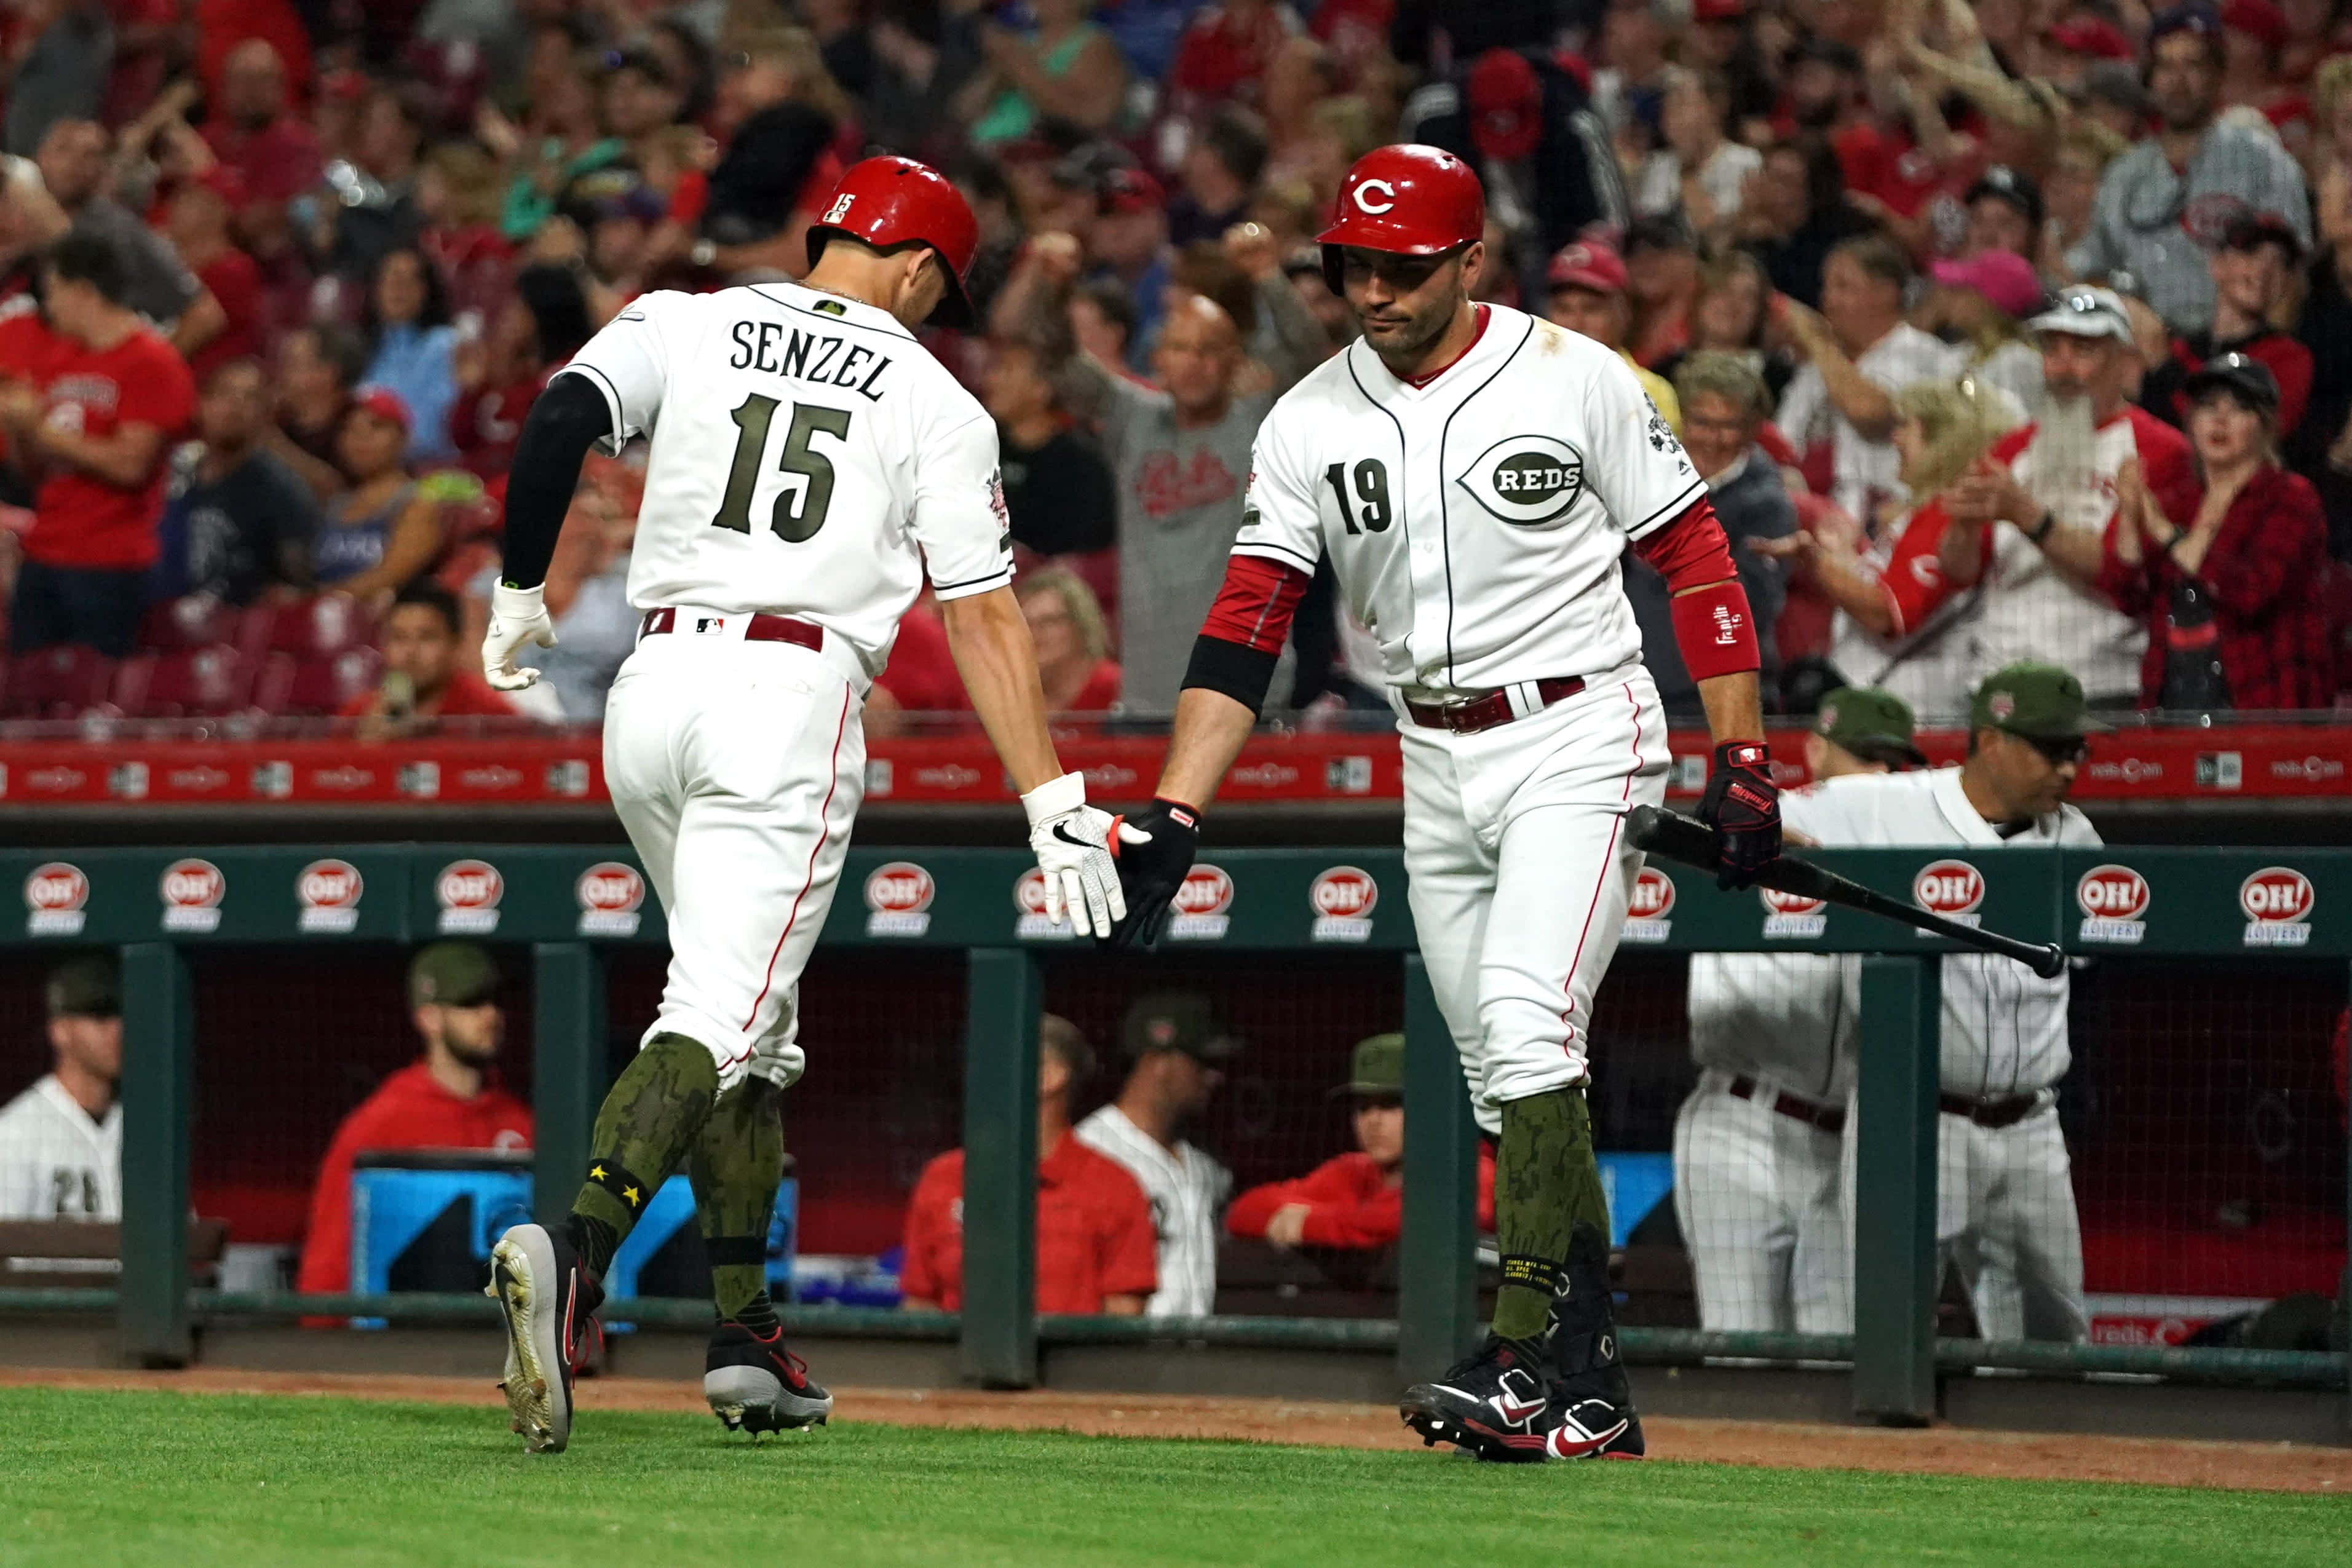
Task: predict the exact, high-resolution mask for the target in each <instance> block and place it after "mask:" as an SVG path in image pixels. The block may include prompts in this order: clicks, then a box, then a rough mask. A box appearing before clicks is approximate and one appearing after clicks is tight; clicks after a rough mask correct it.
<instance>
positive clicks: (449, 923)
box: [433, 860, 507, 936]
mask: <svg viewBox="0 0 2352 1568" xmlns="http://www.w3.org/2000/svg"><path fill="white" fill-rule="evenodd" d="M506 890H507V880H506V879H505V878H504V877H501V876H499V868H497V867H496V866H493V865H491V864H490V863H489V862H488V860H452V861H451V862H449V864H447V865H446V866H444V867H442V868H441V874H440V875H439V876H438V877H436V878H435V879H433V897H434V899H435V900H436V902H438V903H439V904H440V906H441V920H440V931H441V934H442V935H443V936H488V935H489V934H490V933H491V932H493V931H497V930H498V929H499V900H500V899H502V898H504V897H505V896H506Z"/></svg>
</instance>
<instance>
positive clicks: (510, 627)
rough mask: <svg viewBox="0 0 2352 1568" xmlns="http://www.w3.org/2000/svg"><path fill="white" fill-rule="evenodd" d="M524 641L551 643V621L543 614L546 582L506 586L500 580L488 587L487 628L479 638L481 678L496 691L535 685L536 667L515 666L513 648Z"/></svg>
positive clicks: (553, 631)
mask: <svg viewBox="0 0 2352 1568" xmlns="http://www.w3.org/2000/svg"><path fill="white" fill-rule="evenodd" d="M525 643H536V644H538V645H539V646H540V647H554V646H555V623H554V622H553V621H551V620H550V619H548V618H547V585H546V584H544V583H542V584H540V585H539V586H538V587H536V588H509V587H508V586H507V585H506V584H504V583H501V584H499V585H498V586H497V587H496V588H494V589H492V590H491V591H490V629H489V633H488V636H486V637H483V638H482V678H483V679H486V680H488V682H489V683H490V684H491V685H492V686H494V687H496V688H497V689H499V690H500V691H520V690H523V689H526V688H528V687H531V686H536V685H538V684H539V671H537V670H535V669H517V668H515V661H514V656H515V650H516V649H518V648H520V647H522V645H523V644H525Z"/></svg>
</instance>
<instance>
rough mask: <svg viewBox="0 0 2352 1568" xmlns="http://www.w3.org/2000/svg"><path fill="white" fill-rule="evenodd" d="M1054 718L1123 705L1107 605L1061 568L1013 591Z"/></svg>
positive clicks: (1047, 571) (1047, 569)
mask: <svg viewBox="0 0 2352 1568" xmlns="http://www.w3.org/2000/svg"><path fill="white" fill-rule="evenodd" d="M1013 594H1014V595H1015V596H1016V597H1017V598H1019V599H1020V601H1021V614H1022V615H1023V616H1025V617H1026V618H1027V620H1028V622H1029V638H1030V640H1031V641H1032V642H1034V643H1035V644H1036V645H1037V673H1038V675H1039V676H1041V677H1042V678H1043V679H1044V680H1045V709H1046V711H1048V712H1050V713H1102V712H1106V711H1108V710H1109V708H1110V705H1111V704H1112V703H1114V702H1116V701H1118V660H1117V659H1115V658H1111V657H1110V632H1109V629H1108V627H1106V626H1104V625H1103V616H1102V606H1101V605H1098V604H1097V603H1096V602H1095V596H1094V594H1093V592H1092V590H1090V589H1088V588H1087V585H1086V584H1085V583H1084V582H1083V581H1081V580H1080V579H1079V577H1078V574H1076V573H1075V572H1071V571H1068V570H1066V569H1065V568H1063V567H1059V566H1048V567H1045V569H1043V570H1042V571H1036V572H1032V573H1030V574H1028V575H1027V576H1025V577H1024V578H1022V579H1021V581H1020V582H1019V583H1018V584H1015V585H1014V587H1013Z"/></svg>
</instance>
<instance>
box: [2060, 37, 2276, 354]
mask: <svg viewBox="0 0 2352 1568" xmlns="http://www.w3.org/2000/svg"><path fill="white" fill-rule="evenodd" d="M2147 48H2148V77H2147V81H2148V92H2149V96H2150V97H2151V98H2152V99H2153V100H2155V104H2156V110H2157V114H2158V118H2159V119H2160V120H2161V121H2162V122H2163V123H2162V127H2161V129H2159V130H2158V132H2157V133H2156V134H2155V135H2153V136H2150V137H2147V138H2144V139H2143V140H2141V141H2140V142H2137V143H2136V144H2135V145H2134V146H2133V147H2132V149H2131V151H2129V152H2127V153H2125V154H2124V155H2123V156H2122V157H2120V158H2117V159H2116V161H2115V162H2114V163H2110V164H2108V165H2107V172H2106V174H2105V175H2103V176H2102V177H2101V178H2100V181H2099V192H2098V195H2097V197H2096V199H2095V201H2094V202H2093V204H2092V208H2091V226H2090V230H2089V232H2088V233H2086V234H2085V235H2084V237H2083V240H2082V243H2081V244H2079V245H2077V246H2076V247H2074V249H2073V250H2071V251H2069V252H2068V253H2067V256H2066V264H2067V265H2068V266H2069V267H2071V268H2074V271H2075V273H2076V274H2077V275H2078V276H2080V277H2083V278H2086V279H2105V278H2107V277H2108V276H2109V275H2110V274H2112V273H2115V272H2117V271H2126V270H2127V271H2129V272H2131V273H2132V274H2134V275H2135V276H2136V277H2137V278H2138V279H2139V283H2140V289H2141V291H2142V298H2144V299H2146V300H2147V302H2148V304H2149V306H2150V307H2152V308H2153V309H2154V310H2155V311H2156V313H2157V314H2158V315H2159V316H2161V317H2162V318H2164V324H2165V325H2166V326H2168V327H2169V328H2171V329H2172V331H2173V332H2174V334H2175V335H2176V336H2180V337H2189V336H2191V335H2193V334H2195V333H2198V332H2201V331H2205V330H2206V329H2207V328H2208V327H2210V325H2211V324H2212V321H2213V275H2212V271H2211V269H2210V266H2209V260H2208V256H2209V253H2210V252H2211V251H2213V250H2215V249H2218V248H2219V247H2220V246H2221V237H2222V236H2223V235H2224V234H2226V233H2227V232H2228V231H2229V228H2230V226H2231V224H2233V223H2235V222H2236V221H2237V220H2238V219H2240V218H2242V217H2245V216H2249V215H2251V214H2252V213H2256V212H2269V213H2276V214H2277V215H2278V216H2280V217H2282V218H2284V219H2285V220H2286V222H2287V224H2288V225H2289V226H2291V227H2293V228H2294V232H2295V237H2297V238H2298V239H2299V240H2301V241H2302V243H2303V244H2304V245H2305V247H2308V246H2309V245H2310V244H2311V206H2310V202H2309V199H2308V197H2307V195H2306V194H2305V187H2304V181H2303V171H2302V170H2301V169H2299V168H2297V167H2296V166H2295V162H2294V159H2293V158H2291V157H2289V156H2288V155H2287V153H2286V149H2284V147H2282V146H2280V145H2279V143H2278V141H2277V139H2276V138H2274V137H2272V136H2267V135H2264V134H2263V132H2260V131H2256V130H2250V129H2248V128H2247V127H2245V126H2242V125H2220V124H2216V123H2215V122H2214V113H2215V110H2217V108H2218V107H2219V105H2220V102H2221V23H2220V21H2219V20H2218V19H2217V18H2216V17H2215V16H2214V15H2213V13H2212V12H2210V11H2208V10H2205V9H2203V8H2202V7H2200V6H2197V5H2183V6H2180V7H2179V8H2178V9H2175V10H2171V11H2167V12H2164V13H2163V14H2162V15H2160V16H2158V17H2157V19H2156V22H2155V25H2154V26H2153V27H2152V28H2151V29H2150V32H2149V35H2148V44H2147Z"/></svg>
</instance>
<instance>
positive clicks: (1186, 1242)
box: [1077, 1105, 1234, 1318]
mask: <svg viewBox="0 0 2352 1568" xmlns="http://www.w3.org/2000/svg"><path fill="white" fill-rule="evenodd" d="M1077 1133H1078V1142H1081V1143H1084V1144H1085V1145H1086V1146H1087V1148H1089V1149H1092V1150H1093V1151H1094V1152H1097V1154H1104V1155H1108V1157H1109V1158H1111V1159H1113V1160H1116V1161H1118V1163H1120V1164H1121V1165H1124V1166H1125V1167H1127V1169H1128V1171H1129V1173H1132V1174H1133V1175H1134V1177H1135V1179H1136V1182H1137V1183H1138V1184H1139V1185H1140V1186H1141V1187H1142V1188H1143V1195H1144V1197H1145V1198H1147V1199H1148V1200H1150V1204H1151V1228H1152V1229H1153V1230H1154V1231H1156V1232H1157V1233H1158V1234H1159V1237H1160V1289H1157V1290H1155V1291H1153V1292H1152V1293H1151V1300H1150V1301H1148V1302H1146V1303H1145V1304H1144V1308H1143V1311H1144V1315H1145V1316H1146V1317H1152V1318H1205V1317H1207V1316H1208V1315H1209V1314H1210V1313H1211V1312H1213V1311H1214V1310H1216V1305H1217V1216H1218V1215H1220V1214H1222V1213H1223V1211H1224V1206H1225V1203H1226V1201H1227V1200H1228V1199H1230V1198H1231V1197H1232V1196H1233V1195H1234V1173H1232V1172H1231V1171H1228V1170H1227V1169H1225V1168H1224V1167H1223V1165H1220V1164H1219V1163H1217V1162H1216V1161H1214V1160H1213V1159H1211V1158H1210V1157H1209V1156H1208V1155H1207V1154H1205V1153H1203V1152H1201V1151H1200V1150H1199V1149H1197V1148H1195V1147H1193V1146H1192V1144H1190V1143H1187V1142H1181V1141H1179V1142H1178V1143H1177V1145H1176V1147H1175V1148H1174V1149H1172V1150H1171V1149H1169V1148H1168V1147H1166V1146H1165V1145H1164V1144H1162V1143H1161V1142H1160V1141H1159V1140H1158V1139H1156V1138H1154V1137H1152V1136H1151V1134H1150V1133H1149V1132H1146V1131H1143V1130H1142V1129H1141V1128H1139V1127H1138V1126H1137V1125H1136V1124H1135V1123H1134V1122H1132V1121H1129V1120H1128V1119H1127V1113H1126V1112H1125V1111H1123V1110H1119V1108H1118V1106H1116V1105H1106V1106H1104V1107H1103V1108H1102V1109H1101V1110H1097V1111H1096V1112H1095V1113H1094V1114H1093V1115H1092V1116H1089V1117H1087V1119H1086V1120H1085V1121H1081V1122H1079V1123H1078V1127H1077Z"/></svg>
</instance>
